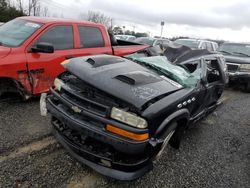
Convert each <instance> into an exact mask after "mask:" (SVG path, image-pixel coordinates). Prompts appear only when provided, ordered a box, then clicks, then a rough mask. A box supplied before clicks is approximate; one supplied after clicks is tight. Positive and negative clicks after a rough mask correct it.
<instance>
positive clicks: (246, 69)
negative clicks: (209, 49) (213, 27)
mask: <svg viewBox="0 0 250 188" xmlns="http://www.w3.org/2000/svg"><path fill="white" fill-rule="evenodd" d="M218 51H219V52H221V53H222V54H223V55H224V56H225V59H226V65H227V69H228V73H229V81H230V83H235V84H242V85H243V86H244V89H245V91H247V92H250V44H249V43H229V42H226V43H224V44H222V45H221V46H220V47H219V49H218Z"/></svg>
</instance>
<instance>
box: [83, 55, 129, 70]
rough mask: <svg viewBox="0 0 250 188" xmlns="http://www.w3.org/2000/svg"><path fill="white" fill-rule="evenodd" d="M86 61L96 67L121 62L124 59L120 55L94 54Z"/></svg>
mask: <svg viewBox="0 0 250 188" xmlns="http://www.w3.org/2000/svg"><path fill="white" fill-rule="evenodd" d="M86 62H87V63H89V64H90V65H92V66H93V67H94V68H96V67H101V66H105V65H111V64H114V63H121V62H124V60H123V59H122V58H120V57H113V56H94V57H91V58H88V59H87V60H86Z"/></svg>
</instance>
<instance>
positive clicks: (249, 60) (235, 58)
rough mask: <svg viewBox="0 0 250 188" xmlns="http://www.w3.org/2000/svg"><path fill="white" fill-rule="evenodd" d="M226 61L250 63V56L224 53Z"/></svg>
mask: <svg viewBox="0 0 250 188" xmlns="http://www.w3.org/2000/svg"><path fill="white" fill-rule="evenodd" d="M224 57H225V59H226V62H228V63H238V64H250V57H238V56H231V55H230V56H229V55H228V56H226V55H224Z"/></svg>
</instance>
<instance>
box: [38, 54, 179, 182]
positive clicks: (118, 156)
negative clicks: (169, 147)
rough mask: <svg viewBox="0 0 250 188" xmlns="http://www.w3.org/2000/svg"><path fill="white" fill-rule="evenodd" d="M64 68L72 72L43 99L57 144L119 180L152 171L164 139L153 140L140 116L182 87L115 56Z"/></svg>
mask: <svg viewBox="0 0 250 188" xmlns="http://www.w3.org/2000/svg"><path fill="white" fill-rule="evenodd" d="M63 66H64V68H65V69H66V70H67V71H68V72H66V73H65V74H63V75H61V76H60V77H59V78H57V79H56V80H55V83H54V87H52V88H51V89H50V92H51V94H50V95H48V96H47V97H42V98H41V99H42V100H43V101H41V106H43V108H44V106H45V101H46V108H44V109H45V111H46V110H48V112H49V113H50V114H51V115H52V120H51V123H52V125H53V131H54V134H55V136H56V137H57V139H58V140H59V142H60V143H61V144H62V145H63V146H64V147H65V148H66V149H67V150H68V151H69V152H70V154H71V155H72V156H73V157H74V158H76V159H78V160H79V161H81V162H83V163H84V164H86V165H88V166H89V167H91V168H93V169H94V170H96V171H97V172H99V173H101V174H104V175H106V176H109V177H112V178H115V179H119V180H133V179H136V178H139V177H141V176H142V175H143V174H145V173H146V172H148V171H149V170H151V169H152V159H154V157H155V156H156V155H157V153H158V152H159V151H160V149H161V146H162V144H163V141H162V142H159V143H158V142H156V141H153V140H151V136H152V130H151V128H150V126H153V125H148V122H147V119H146V118H145V117H142V116H141V114H142V112H143V111H144V110H145V109H146V108H147V107H148V106H150V105H151V104H152V103H154V102H156V101H157V100H160V99H161V98H162V97H165V96H168V95H170V94H172V93H174V92H176V91H179V90H181V89H182V86H181V85H180V84H178V83H176V82H175V81H170V79H167V78H165V77H163V76H161V75H159V74H157V73H155V72H153V71H149V69H147V68H145V67H143V66H141V65H139V64H138V63H135V62H132V61H129V60H126V59H124V58H119V57H115V56H108V55H100V56H89V57H80V58H75V59H72V60H70V62H67V61H66V62H64V63H63ZM45 114H46V113H45Z"/></svg>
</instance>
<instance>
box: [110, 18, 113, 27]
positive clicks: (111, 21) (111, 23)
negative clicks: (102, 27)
mask: <svg viewBox="0 0 250 188" xmlns="http://www.w3.org/2000/svg"><path fill="white" fill-rule="evenodd" d="M110 27H111V29H113V18H111V19H110Z"/></svg>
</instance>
